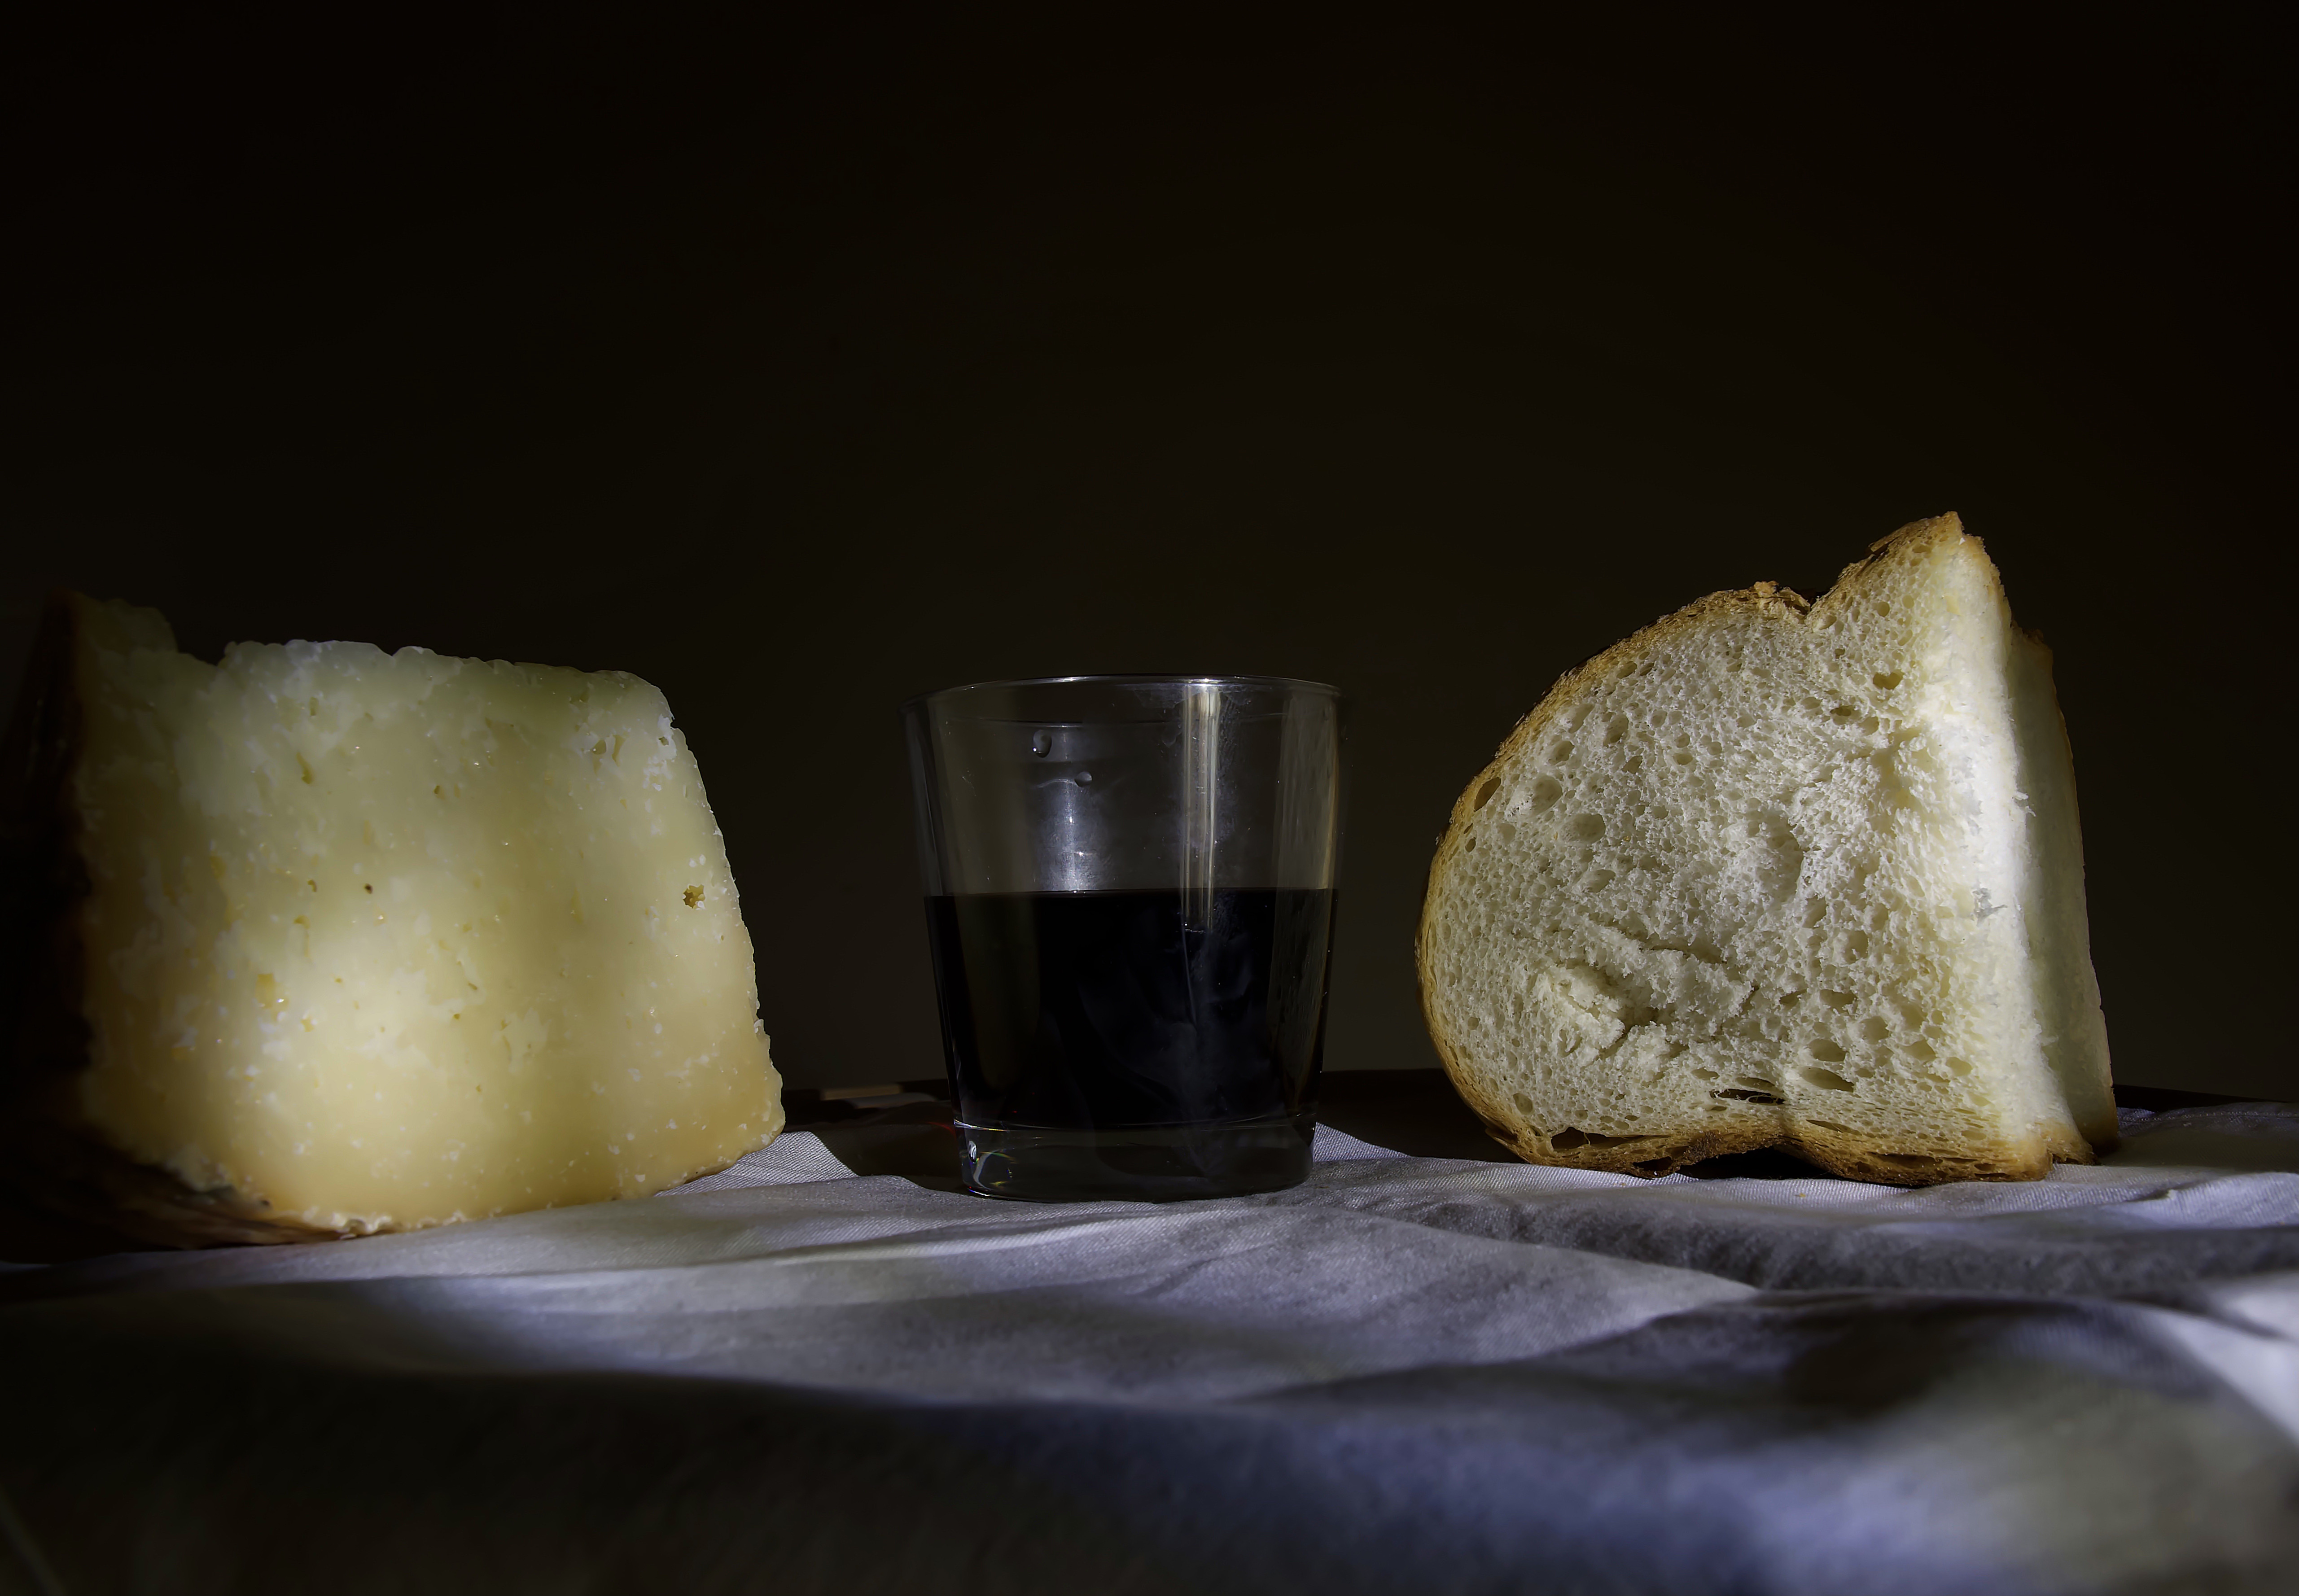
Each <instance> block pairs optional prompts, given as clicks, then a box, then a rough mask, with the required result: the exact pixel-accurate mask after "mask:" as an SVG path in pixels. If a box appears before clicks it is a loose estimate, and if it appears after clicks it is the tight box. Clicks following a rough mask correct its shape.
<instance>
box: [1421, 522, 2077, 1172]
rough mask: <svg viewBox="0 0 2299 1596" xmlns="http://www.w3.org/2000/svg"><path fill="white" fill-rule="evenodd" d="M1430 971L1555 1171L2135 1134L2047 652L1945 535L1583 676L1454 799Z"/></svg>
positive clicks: (1883, 1161) (2025, 1152)
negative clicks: (2105, 993) (2092, 937)
mask: <svg viewBox="0 0 2299 1596" xmlns="http://www.w3.org/2000/svg"><path fill="white" fill-rule="evenodd" d="M1418 953H1419V960H1420V972H1421V996H1422V1005H1423V1010H1424V1012H1425V1013H1426V1014H1427V1016H1428V1021H1429V1030H1430V1034H1431V1036H1432V1038H1434V1039H1435V1041H1436V1044H1437V1049H1438V1052H1439V1053H1440V1054H1441V1055H1442V1056H1443V1058H1444V1061H1445V1067H1446V1069H1447V1070H1448V1071H1449V1072H1450V1073H1451V1075H1452V1078H1453V1081H1454V1084H1455V1085H1456V1086H1457V1087H1458V1088H1459V1089H1460V1092H1461V1094H1462V1096H1464V1097H1465V1098H1466V1099H1467V1100H1468V1102H1469V1104H1470V1105H1471V1106H1472V1107H1473V1108H1474V1109H1475V1110H1476V1111H1477V1112H1478V1113H1479V1114H1481V1116H1482V1117H1483V1118H1484V1120H1485V1121H1486V1124H1487V1125H1488V1127H1489V1128H1490V1129H1491V1131H1492V1134H1493V1135H1494V1137H1496V1138H1497V1139H1498V1140H1500V1141H1501V1142H1503V1143H1504V1144H1505V1145H1508V1146H1510V1147H1512V1148H1514V1149H1515V1151H1516V1152H1517V1153H1518V1154H1521V1155H1522V1156H1523V1157H1525V1158H1527V1159H1531V1160H1532V1161H1533V1162H1538V1163H1548V1164H1569V1165H1573V1166H1576V1167H1579V1168H1582V1169H1595V1170H1621V1171H1625V1172H1628V1173H1632V1174H1643V1175H1663V1174H1667V1173H1669V1172H1670V1171H1672V1170H1676V1169H1678V1168H1679V1167H1681V1166H1682V1165H1684V1164H1688V1163H1693V1162H1698V1161H1700V1160H1702V1159H1706V1158H1713V1157H1715V1156H1717V1155H1718V1154H1728V1153H1744V1152H1750V1151H1753V1150H1755V1149H1757V1148H1760V1147H1779V1148H1782V1149H1784V1150H1786V1151H1788V1152H1789V1153H1792V1154H1796V1155H1797V1157H1800V1158H1803V1159H1805V1160H1807V1161H1809V1162H1813V1163H1815V1164H1817V1165H1819V1166H1820V1167H1821V1168H1822V1169H1824V1170H1830V1171H1831V1172H1833V1173H1836V1174H1838V1175H1843V1176H1847V1177H1851V1178H1856V1179H1862V1180H1876V1181H1885V1182H1889V1183H1891V1184H1894V1185H1901V1186H1914V1185H1928V1184H1930V1183H1932V1182H1936V1181H1942V1180H1959V1179H1996V1180H2025V1179H2036V1178H2040V1177H2041V1176H2043V1175H2044V1174H2045V1173H2046V1172H2047V1171H2048V1170H2049V1169H2050V1168H2051V1165H2052V1164H2053V1163H2054V1162H2055V1161H2056V1162H2075V1163H2088V1162H2092V1158H2093V1153H2094V1149H2095V1148H2099V1149H2104V1148H2107V1147H2110V1146H2112V1145H2113V1144H2114V1140H2115V1104H2114V1098H2113V1095H2112V1089H2111V1087H2110V1084H2109V1079H2108V1058H2107V1030H2106V1024H2105V1021H2104V1020H2103V1018H2102V1017H2101V1014H2100V1008H2099V988H2098V985H2097V983H2096V981H2095V980H2094V979H2093V975H2092V968H2091V951H2090V944H2089V939H2088V935H2087V928H2086V923H2085V916H2084V889H2083V844H2082V839H2081V836H2080V833H2079V831H2078V827H2077V821H2076V798H2075V771H2074V765H2073V761H2072V758H2071V754H2070V752H2069V748H2068V740H2067V733H2066V731H2065V729H2064V727H2063V726H2062V722H2061V719H2060V713H2059V706H2058V703H2057V701H2056V699H2054V696H2053V692H2052V678H2051V656H2050V654H2049V653H2048V652H2047V651H2046V649H2045V648H2044V646H2043V644H2042V643H2041V642H2040V641H2037V640H2036V639H2035V638H2034V637H2032V636H2030V635H2028V634H2026V633H2022V632H2021V631H2020V630H2019V629H2018V628H2017V627H2015V626H2014V625H2013V622H2012V615H2011V610H2010V608H2009V607H2008V606H2007V605H2006V604H2005V602H2004V589H2003V585H2002V583H2001V582H2000V581H1999V580H1998V579H1997V576H1996V567H1995V566H1994V565H1993V564H1992V563H1991V562H1990V561H1989V559H1988V556H1987V553H1986V551H1985V550H1983V549H1982V548H1981V546H1980V544H1979V540H1978V539H1976V538H1972V537H1968V536H1966V535H1965V534H1964V532H1963V525H1962V524H1961V523H1960V522H1959V521H1958V520H1957V519H1956V517H1954V516H1952V515H1950V516H1941V517H1937V518H1935V519H1932V520H1928V521H1919V522H1916V523H1915V524H1913V525H1909V526H1905V527H1902V528H1901V529H1900V530H1899V531H1898V532H1896V533H1893V534H1892V535H1891V536H1890V537H1888V538H1886V539H1884V540H1883V541H1882V542H1879V543H1877V544H1876V545H1875V546H1874V550H1873V552H1872V554H1871V555H1870V557H1869V558H1866V559H1864V560H1863V561H1861V562H1860V563H1858V564H1857V565H1854V566H1849V567H1847V569H1846V570H1845V572H1844V574H1843V575H1841V576H1840V577H1839V578H1838V581H1837V583H1836V585H1835V587H1833V588H1832V589H1830V591H1829V592H1828V595H1827V596H1826V597H1825V598H1823V599H1822V600H1819V601H1818V602H1817V603H1813V604H1807V603H1806V602H1805V600H1803V599H1801V598H1799V597H1798V596H1797V595H1796V594H1795V593H1793V592H1790V591H1787V590H1785V589H1781V588H1778V587H1775V586H1774V585H1773V584H1772V583H1757V584H1756V586H1755V587H1754V588H1751V589H1749V590H1748V591H1745V592H1730V593H1715V594H1712V595H1711V596H1709V597H1708V598H1706V599H1703V600H1699V601H1698V602H1697V603H1695V604H1692V605H1690V606H1689V607H1688V608H1684V609H1682V610H1680V611H1678V612H1677V613H1676V614H1675V615H1672V616H1668V617H1667V618H1666V619H1664V620H1662V621H1660V622H1658V623H1656V624H1654V625H1651V626H1647V628H1645V629H1644V630H1643V631H1642V632H1639V633H1637V634H1636V635H1635V636H1633V637H1631V638H1630V639H1628V640H1627V641H1624V642H1622V643H1618V644H1616V645H1614V647H1613V648H1611V649H1606V651H1605V652H1604V653H1602V654H1600V655H1598V657H1596V658H1594V659H1592V660H1590V661H1589V663H1588V664H1586V665H1584V666H1581V667H1580V668H1579V669H1577V670H1574V671H1572V672H1570V673H1568V674H1566V675H1565V676H1564V677H1563V678H1562V679H1561V680H1560V681H1559V682H1557V683H1556V686H1555V687H1554V688H1553V689H1551V690H1550V691H1549V694H1548V698H1547V699H1543V700H1542V702H1541V704H1540V707H1539V708H1537V709H1535V710H1534V711H1533V712H1532V713H1531V715H1527V716H1526V717H1525V718H1524V720H1523V722H1521V723H1520V724H1518V726H1517V728H1516V731H1515V732H1514V733H1513V734H1512V735H1511V736H1510V738H1509V740H1507V741H1506V743H1504V744H1503V745H1502V747H1501V750H1500V752H1499V753H1498V755H1497V756H1496V757H1494V759H1493V762H1492V764H1491V765H1488V766H1487V767H1486V768H1485V770H1484V771H1483V772H1482V773H1480V774H1479V775H1478V777H1477V778H1476V780H1474V781H1472V782H1470V784H1469V787H1468V790H1467V791H1466V792H1465V793H1464V794H1463V795H1462V797H1461V800H1460V802H1459V803H1457V804H1456V805H1455V806H1454V808H1453V820H1452V824H1451V826H1450V828H1449V829H1448V831H1446V834H1445V837H1444V839H1443V841H1442V842H1441V843H1440V846H1439V848H1438V851H1437V858H1436V862H1435V863H1434V864H1432V866H1431V869H1430V877H1429V896H1428V900H1427V903H1426V905H1425V906H1424V907H1423V913H1422V920H1421V931H1420V937H1419V940H1418Z"/></svg>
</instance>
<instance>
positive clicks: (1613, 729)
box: [1605, 715, 1629, 748]
mask: <svg viewBox="0 0 2299 1596" xmlns="http://www.w3.org/2000/svg"><path fill="white" fill-rule="evenodd" d="M1628 734H1629V717H1628V716H1627V715H1613V716H1611V717H1610V718H1609V719H1607V720H1606V722H1605V746H1606V748H1611V747H1612V746H1613V745H1614V743H1616V742H1618V741H1620V740H1621V739H1623V737H1626V736H1627V735H1628Z"/></svg>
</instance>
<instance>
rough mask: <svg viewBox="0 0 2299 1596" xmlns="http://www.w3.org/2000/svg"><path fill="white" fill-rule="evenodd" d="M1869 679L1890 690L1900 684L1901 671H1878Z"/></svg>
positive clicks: (1887, 690)
mask: <svg viewBox="0 0 2299 1596" xmlns="http://www.w3.org/2000/svg"><path fill="white" fill-rule="evenodd" d="M1869 680H1871V681H1872V682H1875V683H1876V685H1877V686H1879V687H1880V688H1882V689H1883V690H1885V691H1886V692H1889V691H1891V690H1893V689H1894V688H1896V687H1897V686H1899V685H1900V673H1899V672H1897V671H1878V672H1877V673H1876V674H1875V675H1873V676H1872V677H1870V678H1869Z"/></svg>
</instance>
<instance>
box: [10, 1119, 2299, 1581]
mask: <svg viewBox="0 0 2299 1596" xmlns="http://www.w3.org/2000/svg"><path fill="white" fill-rule="evenodd" d="M2127 1118H2128V1120H2129V1123H2128V1124H2127V1140H2126V1142H2125V1145H2124V1147H2123V1149H2122V1150H2121V1151H2120V1152H2119V1153H2117V1154H2115V1155H2113V1156H2112V1158H2110V1159H2109V1161H2108V1162H2106V1163H2105V1164H2104V1165H2102V1166H2099V1167H2096V1168H2062V1169H2059V1170H2054V1173H2053V1176H2052V1178H2050V1179H2048V1180H2045V1181H2039V1182H2034V1183H2029V1184H2022V1185H1990V1184H1979V1183H1972V1184H1964V1185H1956V1186H1946V1187H1930V1188H1925V1189H1920V1190H1900V1189H1896V1188H1893V1187H1872V1186H1865V1185H1861V1184H1858V1183H1855V1182H1849V1181H1842V1180H1834V1179H1828V1178H1819V1177H1815V1178H1810V1179H1753V1178H1752V1179H1727V1180H1696V1179H1691V1178H1685V1177H1682V1176H1677V1177H1672V1178H1668V1179H1664V1180H1658V1181H1645V1180H1639V1179H1636V1178H1631V1177H1625V1176H1613V1175H1604V1174H1596V1173H1590V1172H1586V1171H1580V1170H1554V1169H1543V1168H1538V1167H1535V1166H1531V1165H1514V1164H1495V1163H1480V1162H1456V1161H1452V1160H1444V1159H1425V1158H1409V1157H1405V1156H1401V1155H1398V1154H1391V1153H1388V1152H1385V1151H1383V1150H1382V1149H1381V1148H1378V1147H1375V1146H1373V1145H1369V1144H1367V1143H1365V1142H1360V1141H1356V1140H1353V1139H1352V1138H1350V1137H1345V1136H1341V1135H1340V1134H1338V1133H1336V1132H1333V1131H1331V1130H1325V1131H1321V1132H1320V1133H1319V1140H1318V1146H1317V1162H1316V1164H1315V1169H1314V1170H1313V1173H1312V1175H1311V1177H1310V1178H1309V1180H1308V1181H1307V1184H1305V1185H1303V1186H1301V1187H1298V1188H1296V1189H1294V1190H1291V1191H1289V1192H1283V1193H1279V1194H1275V1195H1269V1196H1264V1197H1254V1198H1232V1199H1227V1200H1224V1201H1218V1202H1204V1203H1177V1204H1172V1205H1166V1206H1149V1205H1141V1204H1128V1203H1084V1204H1077V1205H1072V1206H1035V1205H1025V1204H1008V1203H990V1202H985V1201H983V1200H981V1199H978V1198H975V1197H972V1196H968V1195H964V1194H962V1193H959V1192H957V1191H954V1190H950V1189H946V1188H947V1187H948V1186H949V1184H950V1183H949V1182H947V1181H936V1180H934V1179H931V1178H905V1177H902V1176H899V1175H891V1174H879V1175H857V1174H855V1173H854V1172H852V1170H851V1168H850V1167H849V1163H848V1162H841V1159H840V1158H839V1157H836V1156H834V1155H833V1152H832V1150H831V1147H830V1146H827V1145H826V1139H825V1138H823V1137H816V1136H813V1135H809V1134H804V1133H793V1134H789V1135H785V1136H784V1137H783V1138H782V1139H781V1140H779V1141H778V1142H776V1144H775V1145H773V1146H771V1147H769V1148H768V1149H767V1150H765V1151H764V1152H762V1153H759V1154H754V1155H752V1156H751V1158H749V1159H746V1160H744V1161H743V1162H742V1163H741V1164H738V1165H736V1166H735V1168H734V1169H731V1170H727V1171H726V1172H725V1173H723V1174H721V1175H718V1176H715V1177H712V1178H709V1179H706V1180H701V1181H697V1182H695V1183H693V1185H691V1186H689V1187H683V1188H681V1189H680V1190H678V1191H676V1192H674V1193H670V1194H667V1195H664V1196H662V1197H660V1198H658V1199H655V1200H652V1201H646V1202H633V1203H606V1204H600V1205H597V1206H594V1207H587V1208H580V1209H569V1210H560V1211H547V1212H542V1213H533V1214H523V1215H518V1216H514V1217H510V1218H505V1219H498V1220H486V1221H482V1222H479V1223H475V1224H468V1225H459V1226H453V1227H450V1228H443V1229H438V1230H431V1231H425V1232H419V1233H416V1234H412V1235H405V1236H378V1237H373V1238H370V1239H367V1240H361V1241H358V1242H354V1243H350V1244H344V1245H332V1246H319V1247H288V1248H265V1249H245V1250H238V1251H230V1252H217V1253H194V1254H156V1253H142V1254H132V1255H122V1256H118V1257H113V1258H108V1259H103V1260H97V1261H91V1262H88V1263H83V1264H77V1265H71V1266H62V1267H58V1268H54V1269H21V1270H16V1271H13V1272H12V1273H10V1274H7V1275H5V1276H4V1277H0V1348H4V1357H5V1363H4V1367H5V1368H6V1369H7V1370H8V1377H9V1386H10V1399H9V1414H8V1419H7V1424H6V1431H7V1434H6V1438H5V1442H4V1444H0V1488H4V1491H5V1493H6V1504H5V1505H6V1506H7V1508H8V1509H10V1511H9V1512H8V1513H6V1514H5V1515H0V1517H4V1520H5V1522H4V1523H0V1529H5V1530H6V1531H7V1535H6V1547H7V1555H12V1556H13V1557H14V1559H16V1567H15V1569H14V1571H13V1577H15V1578H16V1579H17V1580H18V1582H19V1583H20V1584H22V1586H23V1588H25V1589H29V1590H41V1589H47V1588H53V1589H61V1590H66V1591H70V1592H99V1591H153V1592H195V1591H209V1590H212V1591H219V1592H225V1591H228V1592H270V1591H280V1592H300V1591H309V1590H314V1589H322V1588H324V1589H327V1590H328V1591H330V1592H369V1591H374V1592H384V1591H400V1590H416V1589H420V1590H426V1591H461V1590H467V1589H468V1590H472V1591H482V1590H484V1591H489V1592H527V1591H534V1592H627V1591H653V1590H661V1591H667V1592H668V1591H676V1592H776V1593H777V1596H796V1593H799V1592H842V1593H843V1592H867V1591H906V1592H909V1591H927V1590H932V1591H938V1592H1232V1591H1235V1592H1286V1591H1305V1592H1306V1591H1315V1592H1331V1593H1340V1592H1406V1591H1409V1592H1534V1591H1539V1592H1550V1591H1554V1592H1648V1591H1657V1590H1667V1591H1670V1592H1812V1593H1814V1596H1841V1593H1843V1592H1875V1593H1879V1596H1888V1593H1893V1592H1912V1593H1913V1592H1957V1593H1983V1592H2101V1591H2112V1592H2122V1591H2130V1592H2187V1591H2230V1592H2250V1591H2259V1592H2269V1591H2275V1592H2280V1591H2286V1590H2288V1589H2290V1588H2291V1587H2292V1584H2293V1583H2294V1579H2295V1574H2294V1570H2295V1569H2299V1111H2295V1110H2294V1109H2292V1108H2289V1107H2286V1106H2280V1105H2275V1104H2246V1105H2241V1106H2239V1107H2235V1108H2227V1109H2195V1110H2186V1111H2181V1112H2178V1113H2172V1114H2165V1115H2161V1116H2147V1115H2144V1114H2134V1115H2128V1116H2127ZM919 1134H922V1135H931V1134H934V1132H932V1131H931V1130H930V1129H921V1130H920V1131H919ZM855 1162H863V1163H865V1164H866V1166H867V1161H859V1160H858V1161H855ZM43 1580H45V1581H47V1582H49V1584H46V1585H43V1584H41V1583H40V1582H41V1581H43ZM9 1588H11V1587H9V1586H8V1585H7V1584H5V1583H4V1579H0V1591H5V1590H7V1589H9Z"/></svg>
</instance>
